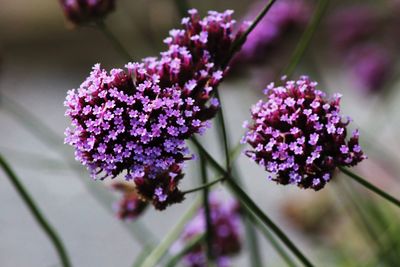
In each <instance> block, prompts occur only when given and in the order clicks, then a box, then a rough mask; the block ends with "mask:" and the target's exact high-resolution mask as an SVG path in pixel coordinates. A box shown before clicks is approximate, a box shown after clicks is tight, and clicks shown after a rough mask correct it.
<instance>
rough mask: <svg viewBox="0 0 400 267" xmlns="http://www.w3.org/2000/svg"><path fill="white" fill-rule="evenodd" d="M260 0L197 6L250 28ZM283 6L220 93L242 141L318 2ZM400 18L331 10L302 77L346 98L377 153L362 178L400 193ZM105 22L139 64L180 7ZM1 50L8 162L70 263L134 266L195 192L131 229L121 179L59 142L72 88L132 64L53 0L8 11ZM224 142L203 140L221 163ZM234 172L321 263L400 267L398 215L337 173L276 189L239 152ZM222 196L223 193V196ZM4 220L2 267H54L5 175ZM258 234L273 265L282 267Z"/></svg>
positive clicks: (133, 11) (3, 145) (4, 9)
mask: <svg viewBox="0 0 400 267" xmlns="http://www.w3.org/2000/svg"><path fill="white" fill-rule="evenodd" d="M265 2H266V1H240V0H230V1H223V0H218V1H211V0H209V1H196V0H192V1H189V4H190V6H191V7H195V8H197V9H199V11H200V14H202V15H205V14H206V12H207V10H217V11H223V10H225V9H233V10H235V14H234V17H235V19H236V20H237V21H238V22H241V21H243V20H247V19H252V18H254V16H255V15H256V14H257V11H258V10H259V9H260V3H261V5H262V4H264V3H265ZM279 2H287V3H286V4H288V6H289V7H290V8H289V9H285V8H284V6H283V7H282V8H281V9H279V10H278V9H277V10H275V11H274V12H272V10H271V12H272V14H271V15H270V18H269V19H267V20H266V22H262V23H261V24H260V25H259V26H258V28H257V29H256V31H255V32H254V33H255V34H254V36H250V37H249V42H251V45H248V46H245V47H244V50H243V52H242V53H241V54H240V55H239V56H238V57H236V59H235V61H234V64H233V66H232V69H231V74H230V75H229V76H228V78H227V80H226V82H224V83H223V84H222V86H221V94H222V101H223V105H224V109H225V114H226V116H227V122H228V124H229V133H230V139H231V142H232V143H233V144H236V143H237V142H238V141H239V139H240V137H241V136H242V134H243V132H244V130H243V129H242V122H243V121H244V120H246V119H248V118H249V108H250V106H251V105H252V104H254V103H255V102H256V101H257V100H258V99H259V98H260V97H262V89H263V88H264V87H265V86H266V84H268V83H269V82H270V81H272V80H274V79H275V78H276V77H277V76H279V75H281V74H282V71H283V69H284V68H285V66H287V64H288V63H289V61H290V59H291V56H292V55H293V51H294V49H295V47H296V45H297V44H298V43H299V40H300V38H301V35H302V33H303V32H304V30H305V29H307V25H309V23H310V21H311V17H312V16H313V14H314V12H315V10H316V8H317V6H318V2H319V1H312V0H291V1H288V0H277V3H276V4H279ZM399 12H400V2H399V1H395V0H382V1H365V0H364V1H331V3H330V4H329V6H328V8H327V10H325V11H324V13H323V15H322V19H321V21H320V23H319V25H318V27H317V30H316V33H315V35H314V37H313V39H312V40H311V43H310V44H309V47H308V49H307V50H306V53H305V55H304V57H303V58H302V60H301V62H300V64H299V66H298V68H297V70H296V73H297V75H299V74H308V75H310V76H311V78H312V79H316V80H317V81H319V84H320V88H321V89H323V90H325V91H327V92H329V93H333V92H339V93H341V94H343V95H344V97H343V101H342V107H343V113H344V114H347V115H350V116H351V117H352V118H353V119H354V123H353V126H354V127H357V128H359V129H360V131H361V143H362V146H363V147H364V151H365V153H366V154H367V155H368V156H369V159H368V160H366V161H364V162H362V163H361V164H360V165H359V166H358V167H357V168H356V170H355V171H356V172H357V173H360V174H361V175H363V176H364V177H366V178H367V179H368V180H369V181H371V182H372V183H374V184H375V185H377V186H378V187H380V188H382V189H384V190H385V191H387V192H390V193H391V194H393V195H395V196H399V193H398V192H399V177H398V175H397V174H398V173H399V170H400V167H399V166H400V164H399V163H400V155H399V153H398V150H399V148H400V145H399V144H400V143H399V142H398V135H399V133H400V121H399V120H400V119H399V117H400V116H399V115H400V106H399V105H398V103H399V100H400V91H399V88H400V83H399V82H400V81H399V78H400V77H399V55H400V53H399V52H400V51H399V48H400V45H399V44H400V31H399V29H400V28H399V26H400V24H399V23H400V19H399V17H398V14H399ZM274 16H275V17H274ZM267 18H268V15H267ZM106 24H107V25H108V27H109V28H110V29H111V30H112V31H113V32H114V34H115V35H116V36H117V37H118V38H119V39H120V40H121V42H122V43H123V44H124V45H125V46H126V47H127V49H128V50H129V52H130V53H131V54H132V55H133V57H134V59H135V60H140V59H141V58H143V57H146V56H155V55H158V53H159V52H160V51H163V50H164V49H165V46H164V44H163V42H162V40H163V39H164V38H165V37H166V36H167V35H168V31H169V30H170V29H172V28H175V27H179V24H180V15H179V12H178V10H177V8H176V6H175V1H173V0H135V1H128V0H118V1H116V9H115V11H114V12H112V13H111V14H110V15H109V16H108V17H107V19H106ZM271 25H272V26H274V27H275V28H274V27H272V26H271ZM257 34H258V35H257ZM0 42H1V43H0V61H1V63H0V125H1V126H0V129H1V130H0V140H1V141H0V151H1V154H2V155H3V156H4V157H5V158H6V159H7V160H9V161H10V163H11V165H12V167H13V168H14V169H15V170H16V172H17V174H18V176H19V177H20V178H21V180H22V182H23V184H24V185H25V186H26V187H27V189H28V190H29V192H30V193H31V194H32V196H33V197H34V199H35V200H36V202H37V204H38V205H39V206H40V208H41V209H42V210H43V211H44V214H45V216H46V217H47V218H48V219H49V220H50V222H51V223H52V224H53V225H54V226H55V228H56V229H57V230H58V232H59V233H60V236H61V238H62V239H63V241H64V242H65V245H66V247H67V250H68V252H69V255H70V257H71V259H72V263H73V265H74V266H97V267H101V266H131V265H132V263H133V262H134V260H135V258H136V257H137V256H138V255H139V254H140V252H141V250H142V245H143V244H144V243H145V242H152V241H154V242H155V243H157V242H158V241H157V240H160V239H161V238H162V237H163V236H164V235H165V234H166V233H167V232H168V230H169V229H171V228H172V227H173V226H174V225H175V224H176V223H177V221H178V220H179V218H180V216H181V215H182V214H183V212H184V211H185V210H186V209H187V207H189V206H190V204H191V202H193V199H194V197H195V195H190V196H188V198H187V200H186V201H184V202H183V203H181V204H178V205H174V206H172V207H170V208H168V209H167V210H165V211H163V212H159V211H155V210H153V209H152V208H149V209H148V210H147V211H146V212H145V213H144V214H143V215H142V216H141V217H140V218H139V219H138V220H137V221H135V222H131V221H121V220H119V219H118V218H117V216H116V211H115V208H114V209H113V205H114V206H115V204H113V203H115V202H116V201H118V199H119V198H120V197H121V196H120V195H119V194H118V192H115V191H114V190H113V189H112V187H111V185H110V184H111V183H112V181H106V182H100V181H97V182H94V181H92V180H91V179H90V177H89V175H88V173H87V172H86V170H84V168H83V167H81V166H80V165H79V164H78V163H75V162H74V155H73V150H72V149H71V148H70V147H67V146H66V145H64V144H63V133H64V130H65V128H66V126H67V125H68V124H69V121H68V119H67V118H65V117H64V111H65V109H64V106H63V101H64V99H65V96H66V92H67V90H69V89H71V88H76V87H78V86H79V84H80V83H81V82H82V81H83V80H84V79H85V77H86V76H87V75H88V73H89V71H90V69H91V67H92V66H93V65H94V64H95V63H101V64H102V66H103V67H105V68H106V69H110V68H112V67H117V68H119V67H123V65H124V64H125V63H126V62H125V60H124V59H123V58H122V57H121V56H120V55H119V54H118V53H117V52H116V51H115V50H114V48H113V46H112V45H111V43H110V42H109V40H107V39H106V38H105V37H104V35H102V34H101V32H99V31H97V30H96V29H94V28H93V27H73V26H72V25H71V23H69V22H68V21H67V20H66V19H65V17H64V14H63V12H62V9H61V7H60V4H59V2H58V1H53V0H32V1H23V0H14V1H6V0H1V1H0ZM216 140H217V138H216V131H215V130H214V129H212V130H210V131H209V132H208V133H207V134H206V135H205V136H204V137H202V141H203V142H204V143H205V145H206V146H207V147H208V148H209V150H210V152H212V153H213V154H214V155H217V156H218V157H219V158H220V159H221V162H222V158H223V157H222V152H221V149H220V147H221V146H220V144H219V143H218V142H217V141H216ZM237 164H238V166H240V172H241V174H242V176H243V179H244V183H245V185H246V187H247V190H248V193H249V195H251V197H252V198H253V199H254V200H255V201H256V202H257V203H258V204H259V205H260V207H261V208H262V209H263V210H264V211H265V212H266V213H267V214H269V215H270V216H271V218H272V219H274V221H276V222H277V223H278V224H279V226H280V227H282V228H283V229H284V230H285V232H286V233H287V234H288V235H289V236H290V237H291V238H292V239H293V240H294V242H295V243H296V244H299V246H300V248H301V249H302V250H303V251H304V253H305V254H306V255H308V256H309V258H311V259H312V260H313V262H314V263H316V265H317V266H398V265H399V264H400V224H399V222H400V220H399V213H398V211H397V210H395V209H394V208H393V207H392V206H390V204H386V203H384V201H383V200H381V199H379V197H375V196H372V195H370V194H369V193H368V192H366V191H365V190H364V189H363V188H360V186H358V185H356V184H353V183H352V182H351V181H350V180H349V179H348V178H346V177H344V176H343V177H342V176H340V175H338V176H337V177H336V179H335V180H334V181H332V183H330V185H329V186H327V187H326V188H325V189H324V190H321V191H319V192H313V191H307V190H300V189H298V188H297V187H290V186H286V187H284V186H279V185H275V184H274V183H273V182H270V181H267V180H266V176H267V175H266V173H265V172H264V171H263V170H262V169H261V168H259V167H258V166H256V165H255V164H254V163H253V162H251V161H249V160H248V158H247V157H245V156H243V155H241V156H239V157H238V160H237ZM197 165H198V164H197V163H196V162H194V163H191V164H189V165H188V166H187V168H186V175H185V178H184V179H183V184H182V188H183V189H188V188H192V187H194V186H196V185H198V183H199V182H198V181H199V177H198V172H197ZM216 190H219V191H220V192H221V193H222V192H223V191H224V190H223V189H222V187H220V186H217V187H216ZM223 194H227V193H226V192H223ZM0 211H1V214H0V236H1V239H0V266H2V267H18V266H45V267H50V266H59V264H58V258H57V256H56V254H55V252H54V250H53V247H52V246H51V244H50V243H49V242H48V240H47V237H46V236H45V235H44V234H43V232H42V231H41V229H40V228H39V227H38V226H37V224H36V222H35V221H34V220H33V219H32V217H31V215H30V213H29V211H28V210H27V208H26V207H25V205H24V203H23V202H22V201H21V199H20V197H19V196H18V195H17V193H16V192H15V190H14V188H13V187H12V186H11V184H10V183H9V181H8V179H7V177H6V176H5V175H4V173H3V172H1V173H0ZM143 227H145V228H146V229H147V230H144V229H143ZM146 231H150V232H151V233H152V234H150V233H147V232H146ZM259 236H260V238H259V239H260V243H261V246H262V249H261V251H262V256H263V259H264V262H265V266H285V263H284V262H283V261H282V259H281V258H280V257H279V255H278V254H277V253H276V252H275V251H274V249H273V248H272V247H271V245H270V244H269V243H268V242H267V241H265V240H264V238H263V237H262V235H261V234H260V235H259ZM248 257H249V253H248V251H247V247H244V248H243V250H242V253H241V254H240V255H239V256H238V257H235V258H234V259H233V263H234V266H249V265H248V262H249V261H248Z"/></svg>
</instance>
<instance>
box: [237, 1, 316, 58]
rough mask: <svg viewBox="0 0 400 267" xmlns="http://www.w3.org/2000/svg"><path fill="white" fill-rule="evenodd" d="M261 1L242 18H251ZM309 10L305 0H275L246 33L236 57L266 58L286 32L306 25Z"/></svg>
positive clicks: (258, 8)
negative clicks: (248, 32) (258, 21)
mask: <svg viewBox="0 0 400 267" xmlns="http://www.w3.org/2000/svg"><path fill="white" fill-rule="evenodd" d="M264 4H265V3H264V2H263V1H260V2H256V3H255V4H254V5H253V7H252V8H251V9H250V11H249V13H248V15H247V16H246V18H245V19H247V20H248V19H254V18H255V17H256V16H257V14H258V12H259V11H260V9H261V7H262V6H263V5H264ZM310 14H311V8H310V4H309V3H308V2H307V1H305V0H282V1H277V2H276V4H274V5H273V6H272V8H271V10H270V11H269V12H268V14H266V15H265V17H264V18H263V19H262V20H261V21H260V23H259V24H258V25H257V27H256V28H255V29H254V30H253V31H252V32H251V33H250V34H249V36H248V38H247V41H246V43H245V44H244V45H243V47H242V49H241V51H240V53H239V54H238V56H237V60H238V61H239V62H257V61H264V60H267V56H268V55H271V54H272V51H274V49H276V48H277V47H279V46H281V45H282V42H283V41H284V40H285V37H287V33H289V32H293V31H298V30H301V29H304V28H305V26H306V25H307V22H308V20H309V18H310Z"/></svg>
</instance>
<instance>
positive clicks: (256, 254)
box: [217, 95, 263, 267]
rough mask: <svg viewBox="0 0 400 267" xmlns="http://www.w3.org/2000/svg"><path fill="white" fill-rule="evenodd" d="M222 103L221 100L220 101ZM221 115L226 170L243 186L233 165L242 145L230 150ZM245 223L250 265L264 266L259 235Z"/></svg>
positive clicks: (247, 222) (245, 221)
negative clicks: (230, 171)
mask: <svg viewBox="0 0 400 267" xmlns="http://www.w3.org/2000/svg"><path fill="white" fill-rule="evenodd" d="M217 97H219V95H217ZM220 101H221V99H220ZM220 111H221V113H218V115H219V116H217V121H218V124H219V125H220V126H221V127H219V131H218V134H219V138H220V140H222V143H223V146H224V147H223V149H224V151H225V160H226V169H227V170H232V172H233V173H234V175H235V177H236V178H237V179H238V180H237V182H238V183H239V184H241V179H240V175H238V173H239V172H238V171H237V168H236V167H235V165H232V162H233V161H234V158H236V156H237V154H238V152H239V151H240V150H241V148H242V145H241V144H240V143H239V146H236V147H235V148H234V149H233V151H231V149H230V143H229V136H228V133H227V131H226V130H225V129H226V126H225V121H224V116H223V113H222V108H221V109H220ZM227 151H228V152H229V151H231V152H230V153H228V152H227ZM243 221H244V225H245V231H246V237H247V238H246V240H247V244H248V246H249V251H250V255H249V256H250V263H251V266H252V267H261V266H263V263H262V257H261V253H260V248H259V244H258V238H257V234H256V231H255V230H254V227H253V225H252V223H251V221H249V219H248V218H246V216H244V217H243Z"/></svg>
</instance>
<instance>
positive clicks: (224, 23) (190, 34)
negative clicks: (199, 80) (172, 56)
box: [164, 9, 241, 68]
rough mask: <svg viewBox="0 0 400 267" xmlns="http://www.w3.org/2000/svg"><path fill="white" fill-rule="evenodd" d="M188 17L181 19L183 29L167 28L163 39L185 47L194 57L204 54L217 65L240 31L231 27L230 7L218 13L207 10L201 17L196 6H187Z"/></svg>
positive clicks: (223, 58) (225, 56)
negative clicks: (166, 35)
mask: <svg viewBox="0 0 400 267" xmlns="http://www.w3.org/2000/svg"><path fill="white" fill-rule="evenodd" d="M188 13H189V17H186V18H183V19H182V25H183V26H184V29H183V30H172V31H170V37H168V38H166V39H165V41H164V42H165V43H167V44H168V45H169V46H171V45H178V46H181V47H186V48H187V49H188V50H189V51H190V52H191V54H192V55H193V57H203V56H204V54H207V55H206V56H207V57H210V60H211V61H212V62H213V63H214V64H215V67H216V68H218V67H219V68H221V64H223V62H224V61H225V59H226V58H227V57H228V53H229V52H230V48H231V46H232V43H233V42H234V41H235V40H236V39H237V38H238V37H239V36H240V34H241V32H240V31H239V32H236V33H235V31H234V25H235V23H236V21H235V20H233V19H232V14H233V10H226V11H225V12H222V13H219V12H216V11H209V12H208V16H206V17H204V18H203V19H201V18H200V16H199V14H198V12H197V10H196V9H191V10H189V12H188Z"/></svg>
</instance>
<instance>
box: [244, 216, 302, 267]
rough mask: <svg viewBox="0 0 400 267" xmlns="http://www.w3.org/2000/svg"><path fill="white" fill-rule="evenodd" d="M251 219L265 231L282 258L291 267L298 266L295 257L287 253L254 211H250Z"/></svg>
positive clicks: (264, 233) (265, 234)
mask: <svg viewBox="0 0 400 267" xmlns="http://www.w3.org/2000/svg"><path fill="white" fill-rule="evenodd" d="M248 217H249V219H250V220H251V221H252V222H253V224H255V225H256V226H257V228H258V229H259V230H260V231H261V232H262V233H263V235H264V236H265V238H266V239H268V241H269V242H270V243H271V245H272V247H273V248H274V249H275V250H276V251H277V252H278V254H279V255H280V256H281V257H282V259H283V260H284V261H285V262H286V263H287V265H288V266H290V267H296V264H295V263H294V261H293V259H292V258H291V257H290V256H289V255H288V254H287V253H286V251H285V249H284V248H283V247H282V246H281V245H280V244H279V242H278V240H276V239H275V237H274V236H273V235H272V234H271V232H270V231H269V230H268V229H267V228H266V227H265V226H264V225H263V224H261V223H260V221H259V220H258V219H257V218H256V217H255V216H254V215H253V213H248Z"/></svg>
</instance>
